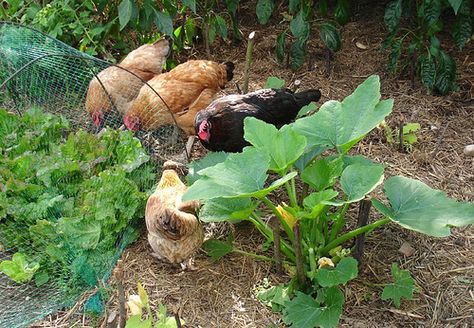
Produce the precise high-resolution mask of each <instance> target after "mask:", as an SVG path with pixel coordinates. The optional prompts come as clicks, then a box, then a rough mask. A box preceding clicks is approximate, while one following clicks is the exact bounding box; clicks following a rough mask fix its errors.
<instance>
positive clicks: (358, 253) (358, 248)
mask: <svg viewBox="0 0 474 328" xmlns="http://www.w3.org/2000/svg"><path fill="white" fill-rule="evenodd" d="M371 206H372V202H371V201H370V198H369V197H366V198H365V199H362V200H361V201H360V202H359V216H358V217H357V227H358V228H361V227H363V226H366V225H367V223H368V222H369V213H370V208H371ZM364 241H365V234H364V233H363V234H360V235H358V236H357V237H356V238H355V243H354V251H353V254H354V258H355V259H356V260H357V261H358V262H359V266H360V264H361V259H362V254H363V253H364Z"/></svg>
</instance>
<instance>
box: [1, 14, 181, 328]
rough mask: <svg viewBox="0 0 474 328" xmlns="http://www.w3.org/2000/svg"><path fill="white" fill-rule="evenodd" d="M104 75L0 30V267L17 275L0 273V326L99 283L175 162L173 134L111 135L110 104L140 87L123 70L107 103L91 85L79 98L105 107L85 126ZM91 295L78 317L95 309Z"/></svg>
mask: <svg viewBox="0 0 474 328" xmlns="http://www.w3.org/2000/svg"><path fill="white" fill-rule="evenodd" d="M109 66H110V64H109V63H107V62H104V61H101V60H98V59H95V58H93V57H90V56H88V55H86V54H84V53H81V52H79V51H77V50H75V49H73V48H71V47H69V46H67V45H65V44H63V43H61V42H59V41H57V40H55V39H53V38H51V37H48V36H47V35H45V34H43V33H41V32H38V31H36V30H34V29H31V28H28V27H25V26H20V25H16V24H12V23H8V22H0V153H1V156H2V159H0V191H1V194H0V262H2V263H8V267H6V266H5V267H3V268H4V270H3V272H5V270H12V268H13V271H14V272H16V274H17V275H16V276H15V275H14V274H12V273H10V274H9V275H7V274H5V273H2V272H0V327H22V326H26V325H28V324H30V323H31V322H33V321H35V320H38V319H40V318H42V317H44V316H45V315H47V314H50V313H52V312H54V311H56V310H58V309H61V308H65V307H70V306H72V305H73V304H74V303H75V302H76V301H77V299H78V298H79V297H80V296H81V295H83V294H84V293H85V292H86V291H89V290H92V289H93V288H95V287H97V286H103V284H104V283H105V281H106V280H107V278H108V277H109V276H110V273H111V270H112V268H113V267H114V265H115V263H116V260H117V259H118V257H119V256H120V254H121V252H122V251H123V249H124V248H125V247H126V246H127V245H128V244H129V243H131V242H132V241H134V240H135V239H136V237H137V236H138V232H139V231H140V228H141V227H142V226H143V224H142V223H143V209H144V205H145V202H146V198H147V195H148V194H149V193H150V192H151V191H152V190H153V187H154V185H155V183H156V174H159V173H160V172H159V168H160V167H161V164H162V163H163V162H164V161H165V160H167V159H175V160H176V159H181V158H182V157H183V156H184V154H183V151H184V142H183V139H182V138H180V136H181V135H180V134H179V133H177V131H178V130H177V128H176V127H175V126H174V125H169V124H168V125H164V126H163V127H161V128H160V129H159V130H157V131H153V132H150V133H144V132H137V133H136V134H135V135H134V136H133V135H132V133H131V132H129V131H120V130H117V129H114V128H117V127H120V126H122V116H121V115H120V113H119V112H118V109H119V107H120V106H121V104H120V101H122V100H123V99H124V98H125V99H133V97H134V96H136V94H137V92H138V90H140V88H142V87H143V88H147V87H149V86H148V85H147V84H145V83H144V81H142V80H141V79H139V78H138V77H136V76H134V75H133V74H132V73H128V74H129V76H128V77H127V81H128V84H129V87H128V88H127V90H122V93H121V94H119V95H117V94H113V93H110V92H108V90H107V84H106V83H102V81H100V85H101V87H102V89H100V91H99V93H98V94H93V95H92V96H93V97H91V94H89V101H92V102H93V103H96V104H99V105H100V106H109V107H110V108H111V109H112V110H111V112H110V114H111V115H107V117H105V124H104V127H105V128H104V127H102V126H101V127H100V129H98V128H97V127H96V126H94V124H93V123H92V120H91V117H90V115H89V114H88V112H87V110H86V108H85V107H86V105H85V103H86V97H87V94H88V88H89V83H90V82H91V80H93V79H99V80H100V75H97V74H98V73H99V72H101V71H102V70H104V69H105V68H107V67H109ZM157 96H158V95H157ZM148 110H154V109H153V108H149V109H148ZM163 115H170V114H169V113H164V114H163ZM171 119H172V120H171V121H173V118H172V117H171ZM99 130H100V131H99ZM137 138H138V139H137ZM5 261H7V262H5ZM9 261H12V262H9ZM0 265H2V264H0ZM5 268H6V269H5ZM15 270H16V271H15ZM12 277H13V278H12ZM14 280H16V281H14ZM100 295H101V294H97V295H96V296H94V297H95V298H93V299H90V300H89V302H87V304H88V306H89V310H91V311H95V312H100V311H101V306H102V305H103V303H102V301H103V300H101V299H100Z"/></svg>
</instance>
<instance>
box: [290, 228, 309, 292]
mask: <svg viewBox="0 0 474 328" xmlns="http://www.w3.org/2000/svg"><path fill="white" fill-rule="evenodd" d="M293 233H294V235H295V245H294V247H295V256H296V275H297V276H298V281H299V283H300V284H301V286H306V273H305V272H304V259H303V251H302V249H301V236H300V221H296V223H295V225H294V227H293Z"/></svg>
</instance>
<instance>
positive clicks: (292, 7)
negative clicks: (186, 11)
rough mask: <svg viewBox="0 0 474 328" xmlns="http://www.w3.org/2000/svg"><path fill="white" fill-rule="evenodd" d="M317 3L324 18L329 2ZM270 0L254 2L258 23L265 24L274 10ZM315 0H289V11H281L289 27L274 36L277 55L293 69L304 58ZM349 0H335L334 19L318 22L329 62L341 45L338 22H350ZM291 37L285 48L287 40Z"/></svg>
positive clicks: (341, 23)
mask: <svg viewBox="0 0 474 328" xmlns="http://www.w3.org/2000/svg"><path fill="white" fill-rule="evenodd" d="M318 3H319V6H318V8H319V14H320V15H321V16H323V17H325V16H327V14H328V1H327V0H322V1H318ZM275 7H276V6H275V2H274V1H273V0H259V1H257V6H256V14H257V18H258V21H259V23H260V24H267V23H268V21H269V19H270V17H271V15H272V13H273V11H274V9H275ZM315 8H316V6H314V1H309V0H290V1H289V4H288V13H283V18H284V20H285V21H288V22H289V27H288V28H287V29H285V30H284V31H283V32H282V33H280V34H279V35H278V37H277V45H276V57H277V59H278V61H279V62H280V63H283V62H284V61H285V57H286V58H287V64H289V66H290V67H291V68H292V69H293V70H297V69H299V68H300V67H301V66H302V65H303V63H304V61H305V57H306V48H307V42H308V40H309V38H310V34H311V25H312V20H313V16H314V15H315ZM349 16H350V2H349V1H347V0H338V1H336V4H335V8H334V21H335V22H331V21H329V20H327V19H326V20H325V21H324V22H322V23H318V29H319V37H320V39H321V42H322V43H323V45H324V46H325V53H326V59H327V60H328V61H329V60H330V58H331V54H332V53H333V52H336V51H338V50H339V49H340V48H341V36H340V32H339V30H338V28H337V27H336V26H337V24H340V25H344V24H346V23H347V22H348V21H349ZM287 39H290V40H291V42H290V45H289V46H288V47H289V48H288V49H287V44H286V40H287Z"/></svg>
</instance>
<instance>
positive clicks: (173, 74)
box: [123, 60, 234, 135]
mask: <svg viewBox="0 0 474 328" xmlns="http://www.w3.org/2000/svg"><path fill="white" fill-rule="evenodd" d="M233 71H234V64H233V63H231V62H226V63H223V64H219V63H217V62H213V61H209V60H189V61H187V62H185V63H182V64H180V65H178V66H176V67H175V68H173V69H172V70H171V71H169V72H166V73H163V74H160V75H158V76H156V77H154V78H153V79H151V80H150V81H149V82H148V84H149V85H150V86H151V87H152V88H153V90H152V89H150V88H148V87H143V88H142V89H141V90H140V93H139V95H138V96H137V98H136V99H135V100H134V102H133V104H132V105H131V107H130V110H129V111H128V113H127V114H126V115H125V117H124V120H123V121H124V124H125V126H126V127H127V128H128V129H129V130H132V131H138V130H141V131H154V130H157V129H158V128H159V127H160V126H162V125H165V124H173V123H174V121H173V119H172V117H171V115H170V113H169V111H168V108H167V107H166V106H165V104H164V103H163V100H164V102H165V103H166V104H167V105H168V106H169V108H170V109H171V111H172V112H173V114H174V117H175V119H176V123H177V124H178V126H179V127H180V128H181V129H183V130H184V132H186V133H187V134H188V135H194V117H195V115H196V113H197V112H198V111H200V110H201V109H204V108H206V107H207V105H209V104H210V103H211V101H212V100H213V98H214V95H215V94H216V93H217V92H218V91H219V90H221V89H222V88H224V86H225V84H226V83H227V82H228V81H230V80H231V79H232V77H233ZM155 91H156V93H155ZM157 94H158V95H160V97H161V98H160V97H158V96H157Z"/></svg>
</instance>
